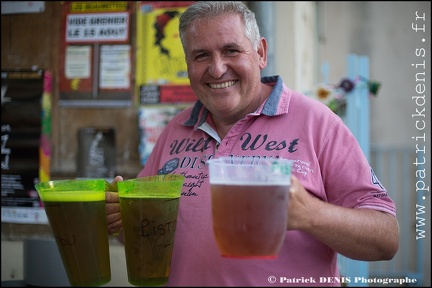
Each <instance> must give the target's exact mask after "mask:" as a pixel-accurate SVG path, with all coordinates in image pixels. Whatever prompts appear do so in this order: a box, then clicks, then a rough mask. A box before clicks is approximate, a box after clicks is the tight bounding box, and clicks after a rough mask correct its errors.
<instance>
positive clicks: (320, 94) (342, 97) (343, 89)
mask: <svg viewBox="0 0 432 288" xmlns="http://www.w3.org/2000/svg"><path fill="white" fill-rule="evenodd" d="M360 83H366V84H367V87H368V90H369V94H370V95H373V96H377V95H378V91H379V89H380V87H381V83H380V82H378V81H371V80H368V79H366V78H364V77H361V76H359V77H356V78H355V79H354V80H351V79H349V78H342V79H341V81H340V82H339V84H338V85H332V84H328V83H320V84H318V85H317V87H316V88H315V89H313V90H312V91H309V92H306V93H305V95H308V96H312V97H315V98H317V99H318V100H319V101H321V102H322V103H324V104H325V105H327V107H329V108H330V109H331V110H332V111H333V112H334V113H336V114H338V115H343V114H344V113H345V108H346V97H347V96H348V95H349V94H350V93H351V92H353V91H354V89H355V88H356V87H360V86H358V85H359V84H360Z"/></svg>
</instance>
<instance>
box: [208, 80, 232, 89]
mask: <svg viewBox="0 0 432 288" xmlns="http://www.w3.org/2000/svg"><path fill="white" fill-rule="evenodd" d="M234 84H235V81H229V82H225V83H221V84H209V86H210V88H214V89H222V88H228V87H230V86H233V85H234Z"/></svg>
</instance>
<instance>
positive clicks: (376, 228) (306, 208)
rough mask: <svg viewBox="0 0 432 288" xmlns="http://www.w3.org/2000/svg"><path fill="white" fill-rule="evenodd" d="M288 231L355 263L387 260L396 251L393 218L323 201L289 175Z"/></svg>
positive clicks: (396, 236)
mask: <svg viewBox="0 0 432 288" xmlns="http://www.w3.org/2000/svg"><path fill="white" fill-rule="evenodd" d="M288 209H289V211H288V217H289V218H288V229H289V230H293V229H296V230H301V231H304V232H307V233H309V234H310V235H312V236H313V237H314V238H315V239H317V240H319V241H321V242H322V243H324V244H326V245H327V246H329V247H330V248H332V249H333V250H335V251H336V252H338V253H340V254H342V255H344V256H346V257H349V258H351V259H355V260H362V261H379V260H390V259H392V258H393V257H394V255H395V254H396V252H397V251H398V248H399V225H398V222H397V220H396V218H395V217H394V216H393V215H390V214H387V213H384V212H381V211H375V210H371V209H352V208H345V207H340V206H336V205H333V204H331V203H327V202H323V201H321V200H319V199H318V198H316V197H313V196H312V195H311V194H309V193H308V192H307V191H306V190H305V189H304V188H303V186H302V185H301V184H300V182H299V180H298V179H297V178H296V177H294V176H293V178H292V185H291V188H290V203H289V207H288Z"/></svg>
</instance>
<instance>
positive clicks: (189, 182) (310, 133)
mask: <svg viewBox="0 0 432 288" xmlns="http://www.w3.org/2000/svg"><path fill="white" fill-rule="evenodd" d="M262 81H263V82H264V83H267V84H268V85H271V86H273V91H272V93H271V95H270V96H269V98H268V99H267V101H266V102H265V103H263V105H262V106H261V107H259V108H258V110H257V111H255V112H254V113H251V114H249V115H247V116H246V117H245V118H244V119H242V120H240V121H238V122H237V123H236V124H235V125H234V126H233V127H232V128H231V130H230V131H229V133H228V134H227V135H226V136H225V138H224V139H223V140H222V141H221V139H220V138H219V136H218V135H217V133H216V131H215V130H214V128H213V125H212V123H211V120H209V119H210V118H209V117H208V115H209V114H208V113H209V112H208V110H207V109H205V108H204V107H203V106H202V104H201V103H200V102H197V103H196V104H195V106H193V107H190V108H187V109H186V110H183V111H182V112H180V113H179V114H178V115H177V116H176V117H175V118H173V120H172V121H171V122H170V123H169V124H168V125H167V127H166V129H165V130H164V131H163V133H162V134H161V136H160V137H159V139H158V142H157V144H156V146H155V147H154V150H153V152H152V154H151V155H150V157H149V158H148V160H147V162H146V165H145V167H144V169H143V170H142V171H141V172H140V173H139V174H138V177H142V176H148V175H155V174H168V173H176V174H182V175H184V176H186V180H185V183H184V185H183V191H182V196H181V200H180V210H179V216H178V217H179V218H178V221H177V228H176V236H175V243H174V255H173V260H172V264H171V274H170V280H169V283H168V286H302V285H303V286H319V285H322V286H329V285H335V286H340V284H339V283H337V282H336V283H333V284H332V283H328V282H327V281H326V282H323V281H320V279H322V278H321V277H338V276H339V271H338V267H337V254H336V253H335V251H333V250H332V249H330V248H329V247H327V246H326V245H324V244H322V243H321V242H319V241H317V240H315V239H314V238H312V237H311V236H310V235H308V234H307V233H304V232H300V231H287V232H286V238H285V243H284V245H283V247H282V249H281V251H280V254H279V257H278V258H277V259H274V260H243V259H229V258H223V257H221V256H220V253H219V250H218V248H217V246H216V243H215V239H214V235H213V230H212V229H213V228H212V218H211V207H210V186H209V179H208V178H209V174H208V167H207V164H206V161H207V160H208V159H210V158H212V157H219V156H223V155H229V156H234V157H240V156H241V157H250V158H251V159H253V158H255V157H282V158H287V159H290V160H292V161H293V169H292V172H293V173H294V174H295V175H296V176H297V177H298V178H299V180H300V181H301V183H302V184H303V185H304V187H305V188H306V189H307V190H308V191H309V192H310V193H312V194H314V195H315V196H316V197H318V198H319V199H322V201H326V202H330V203H333V204H335V205H340V206H344V207H350V208H369V209H375V210H379V211H383V212H387V213H390V214H392V215H395V214H396V209H395V204H394V202H393V201H392V200H391V199H390V198H389V196H388V194H387V191H386V190H385V188H384V187H383V186H382V185H381V183H380V182H379V180H378V179H377V178H376V176H375V174H374V172H373V170H372V169H371V167H370V165H369V163H368V161H367V159H366V157H365V156H364V154H363V152H362V150H361V148H360V146H359V144H358V143H357V141H356V139H355V138H354V137H353V135H352V134H351V132H350V130H349V129H348V128H347V127H346V126H345V124H344V123H343V122H342V121H341V119H340V118H339V117H338V116H337V115H335V114H334V113H333V112H332V111H330V110H329V109H328V108H327V107H326V106H325V105H323V104H322V103H320V102H319V101H317V100H314V99H312V98H310V97H307V96H304V95H302V94H300V93H298V92H295V91H292V90H290V89H288V88H287V87H286V86H285V84H284V83H283V81H282V79H281V78H280V77H279V76H273V77H265V78H263V79H262ZM257 213H258V211H257ZM311 213H313V211H311ZM320 282H321V283H320Z"/></svg>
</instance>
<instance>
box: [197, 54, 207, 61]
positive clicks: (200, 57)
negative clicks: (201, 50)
mask: <svg viewBox="0 0 432 288" xmlns="http://www.w3.org/2000/svg"><path fill="white" fill-rule="evenodd" d="M206 57H207V54H198V55H196V56H195V60H198V61H199V60H203V59H205V58H206Z"/></svg>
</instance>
